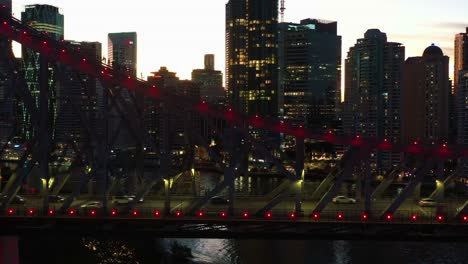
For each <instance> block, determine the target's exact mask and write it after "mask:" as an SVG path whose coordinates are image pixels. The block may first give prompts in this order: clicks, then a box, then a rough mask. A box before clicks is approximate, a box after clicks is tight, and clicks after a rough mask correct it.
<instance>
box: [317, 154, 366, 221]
mask: <svg viewBox="0 0 468 264" xmlns="http://www.w3.org/2000/svg"><path fill="white" fill-rule="evenodd" d="M356 152H357V153H356ZM368 155H369V152H368V151H367V150H363V149H359V148H355V147H352V148H351V149H350V150H349V151H347V152H345V155H344V156H343V158H342V159H341V164H340V165H339V166H340V167H341V166H343V170H342V171H341V173H339V174H338V175H337V177H336V179H335V181H334V183H333V185H332V186H331V187H330V188H329V190H328V191H327V192H326V193H325V195H324V196H323V197H322V198H321V199H320V201H319V202H318V203H317V204H316V205H315V207H314V208H313V210H312V211H313V212H315V213H320V212H322V211H323V209H325V207H326V206H327V205H328V204H329V203H330V202H331V201H332V199H333V197H334V196H336V194H337V193H338V190H339V188H340V186H341V184H342V183H343V181H344V180H345V179H347V178H350V177H351V174H352V171H353V169H354V167H355V166H356V165H357V164H358V163H359V162H360V161H362V160H363V159H364V158H366V157H367V156H368Z"/></svg>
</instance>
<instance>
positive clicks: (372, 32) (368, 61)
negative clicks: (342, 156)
mask: <svg viewBox="0 0 468 264" xmlns="http://www.w3.org/2000/svg"><path fill="white" fill-rule="evenodd" d="M404 59H405V48H404V46H402V44H400V43H394V42H388V41H387V35H386V34H385V33H383V32H380V30H378V29H369V30H367V32H366V33H365V34H364V38H362V39H358V41H357V43H356V44H355V45H354V46H353V47H351V48H350V50H349V52H348V56H347V58H346V62H345V102H344V112H343V130H344V132H345V134H347V135H349V136H356V135H360V136H362V137H371V138H378V139H381V140H383V139H384V138H386V139H388V140H389V141H391V142H399V141H400V136H401V120H400V116H401V115H400V103H401V98H400V91H401V78H402V76H401V75H402V67H403V63H404ZM399 160H400V157H399V154H398V153H389V152H377V153H374V154H373V155H372V156H371V161H372V164H371V165H372V166H373V168H375V169H382V170H384V171H388V170H389V169H391V167H392V166H394V165H396V164H397V163H398V162H399Z"/></svg>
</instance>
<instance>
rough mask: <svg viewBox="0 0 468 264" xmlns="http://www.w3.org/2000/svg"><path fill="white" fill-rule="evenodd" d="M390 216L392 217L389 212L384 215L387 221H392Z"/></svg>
mask: <svg viewBox="0 0 468 264" xmlns="http://www.w3.org/2000/svg"><path fill="white" fill-rule="evenodd" d="M392 218H393V217H392V215H391V214H387V215H386V216H385V219H387V221H392Z"/></svg>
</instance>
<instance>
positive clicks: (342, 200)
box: [332, 195, 356, 204]
mask: <svg viewBox="0 0 468 264" xmlns="http://www.w3.org/2000/svg"><path fill="white" fill-rule="evenodd" d="M332 202H334V203H339V204H354V203H356V199H353V198H349V197H346V196H343V195H338V196H335V197H334V198H333V199H332Z"/></svg>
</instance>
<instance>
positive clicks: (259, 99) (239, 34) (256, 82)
mask: <svg viewBox="0 0 468 264" xmlns="http://www.w3.org/2000/svg"><path fill="white" fill-rule="evenodd" d="M277 43H278V0H229V2H228V3H227V4H226V88H227V91H228V100H229V104H230V105H231V106H232V107H233V108H234V109H235V110H237V111H240V112H243V113H246V114H249V115H254V114H258V115H260V116H276V115H277V112H278V106H277V104H278V103H277V101H278V91H277V68H278V58H277V50H278V44H277Z"/></svg>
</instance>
